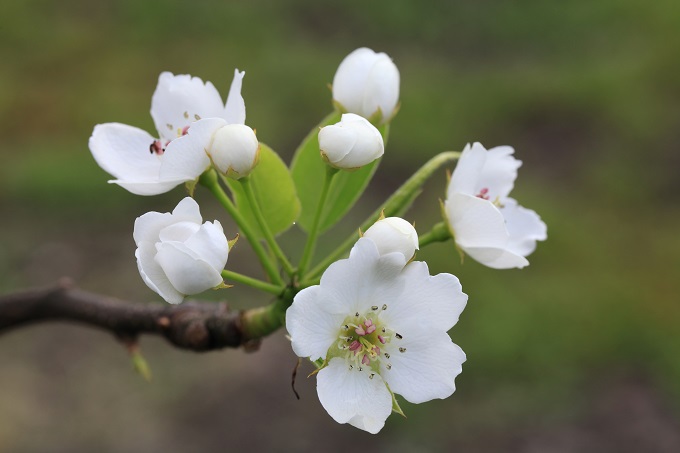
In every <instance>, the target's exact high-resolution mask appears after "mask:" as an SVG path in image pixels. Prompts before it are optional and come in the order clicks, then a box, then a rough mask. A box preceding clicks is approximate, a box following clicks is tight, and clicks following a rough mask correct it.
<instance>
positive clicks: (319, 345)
mask: <svg viewBox="0 0 680 453" xmlns="http://www.w3.org/2000/svg"><path fill="white" fill-rule="evenodd" d="M345 316H346V314H344V313H332V312H329V311H328V309H327V297H326V296H325V291H324V290H323V289H322V288H321V287H320V286H318V285H317V286H310V287H309V288H305V289H303V290H302V291H300V292H299V293H297V294H296V295H295V299H294V300H293V304H292V305H291V306H290V307H289V308H288V310H287V311H286V329H287V330H288V333H289V334H290V337H291V340H292V346H293V351H294V352H295V354H297V356H298V357H309V358H310V360H312V361H313V360H317V359H325V358H326V354H327V352H328V349H329V348H330V347H331V346H332V345H333V343H334V342H336V341H337V340H338V335H339V334H340V325H341V323H342V321H343V320H344V319H345Z"/></svg>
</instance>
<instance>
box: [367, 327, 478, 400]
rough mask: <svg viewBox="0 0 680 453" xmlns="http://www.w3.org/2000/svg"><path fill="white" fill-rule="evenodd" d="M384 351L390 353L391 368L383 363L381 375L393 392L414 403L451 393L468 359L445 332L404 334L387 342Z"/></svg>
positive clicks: (439, 397) (446, 396) (441, 397)
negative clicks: (401, 337) (401, 350)
mask: <svg viewBox="0 0 680 453" xmlns="http://www.w3.org/2000/svg"><path fill="white" fill-rule="evenodd" d="M398 347H403V348H405V352H400V351H399V349H398ZM385 351H387V352H389V353H390V359H389V361H390V363H391V364H392V368H391V369H389V370H388V369H387V368H386V367H385V363H384V362H383V363H381V367H380V368H381V370H380V373H381V375H382V376H383V378H384V379H385V382H387V384H388V385H389V386H390V389H391V390H392V391H393V392H394V393H397V394H399V395H401V396H403V397H404V398H405V399H406V401H408V402H410V403H414V404H419V403H424V402H426V401H430V400H433V399H444V398H448V397H449V396H451V395H452V394H453V392H454V391H455V390H456V383H455V378H456V376H458V375H459V374H460V373H461V372H462V371H463V366H462V365H463V362H465V359H466V357H465V353H464V352H463V350H462V349H460V347H458V345H456V344H455V343H453V342H452V341H451V338H450V337H449V336H448V334H447V333H446V332H423V333H422V334H421V335H410V336H407V335H405V336H404V337H403V339H402V340H396V339H395V340H392V341H391V342H390V343H389V344H387V345H385Z"/></svg>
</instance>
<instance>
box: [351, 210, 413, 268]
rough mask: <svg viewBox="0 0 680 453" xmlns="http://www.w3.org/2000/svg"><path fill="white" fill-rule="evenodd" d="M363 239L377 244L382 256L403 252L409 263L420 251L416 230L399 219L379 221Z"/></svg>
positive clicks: (389, 218) (367, 231)
mask: <svg viewBox="0 0 680 453" xmlns="http://www.w3.org/2000/svg"><path fill="white" fill-rule="evenodd" d="M363 237H365V238H369V239H371V240H372V241H373V242H375V245H376V246H377V247H378V252H380V254H381V255H384V254H386V253H391V252H401V253H402V254H403V255H404V257H405V258H406V260H407V261H408V260H410V259H411V258H412V257H413V255H414V254H415V252H416V250H418V233H417V232H416V229H415V228H414V227H413V225H411V224H410V223H408V222H407V221H406V220H404V219H402V218H399V217H387V218H385V219H381V220H378V221H377V222H375V223H374V224H373V225H371V227H370V228H369V229H368V230H366V232H365V233H364V236H363Z"/></svg>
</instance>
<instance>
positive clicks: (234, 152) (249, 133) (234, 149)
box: [206, 124, 260, 179]
mask: <svg viewBox="0 0 680 453" xmlns="http://www.w3.org/2000/svg"><path fill="white" fill-rule="evenodd" d="M206 151H207V152H208V154H209V155H210V157H211V159H212V161H213V164H215V167H217V169H218V170H219V171H220V172H222V173H224V174H226V175H227V176H229V177H231V178H234V179H239V178H241V177H243V176H247V175H248V174H249V173H250V172H251V171H252V170H253V168H255V165H257V162H258V160H259V158H260V143H259V142H258V141H257V137H256V136H255V131H253V130H252V129H251V128H249V127H248V126H245V125H243V124H227V125H225V126H222V127H220V128H219V129H217V130H216V131H215V132H214V134H213V136H212V140H211V143H210V147H209V149H207V150H206Z"/></svg>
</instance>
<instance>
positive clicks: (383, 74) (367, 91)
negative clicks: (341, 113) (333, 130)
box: [333, 47, 399, 123]
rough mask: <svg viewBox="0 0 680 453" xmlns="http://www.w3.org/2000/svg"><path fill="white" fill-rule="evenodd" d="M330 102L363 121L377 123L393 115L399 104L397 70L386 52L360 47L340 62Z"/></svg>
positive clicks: (387, 119) (385, 120) (384, 121)
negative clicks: (368, 120)
mask: <svg viewBox="0 0 680 453" xmlns="http://www.w3.org/2000/svg"><path fill="white" fill-rule="evenodd" d="M333 100H334V101H335V102H336V103H338V104H340V106H341V107H342V108H344V109H345V110H346V111H348V112H351V113H357V114H359V115H361V116H363V117H364V118H371V117H373V116H374V115H378V120H379V122H380V123H386V122H388V121H389V120H390V119H391V118H392V116H394V113H395V109H396V107H397V102H398V101H399V70H398V69H397V67H396V66H395V64H394V63H393V62H392V60H391V59H390V57H389V56H388V55H387V54H385V53H382V52H381V53H375V52H373V51H372V50H371V49H368V48H366V47H362V48H360V49H357V50H355V51H354V52H352V53H350V54H349V55H347V56H346V57H345V59H344V60H342V63H340V66H339V67H338V70H337V72H336V73H335V77H334V78H333Z"/></svg>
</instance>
